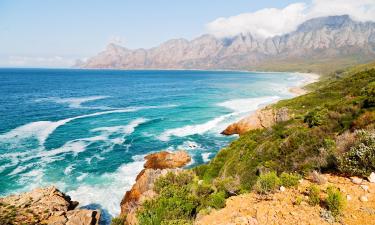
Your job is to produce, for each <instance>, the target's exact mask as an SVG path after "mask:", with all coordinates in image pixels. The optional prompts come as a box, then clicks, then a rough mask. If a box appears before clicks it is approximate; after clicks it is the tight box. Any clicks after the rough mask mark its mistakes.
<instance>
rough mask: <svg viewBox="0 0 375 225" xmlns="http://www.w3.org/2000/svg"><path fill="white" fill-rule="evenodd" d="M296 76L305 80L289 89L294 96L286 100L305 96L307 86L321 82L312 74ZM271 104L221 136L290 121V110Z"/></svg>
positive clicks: (229, 126) (318, 77) (253, 112)
mask: <svg viewBox="0 0 375 225" xmlns="http://www.w3.org/2000/svg"><path fill="white" fill-rule="evenodd" d="M294 74H295V75H296V76H303V79H302V80H301V81H299V82H298V83H297V84H296V85H295V86H291V87H289V88H288V90H287V91H288V92H289V93H290V94H291V95H292V96H291V97H290V98H285V99H292V98H296V97H298V96H301V95H304V94H306V93H308V91H307V90H306V89H305V87H306V85H308V84H311V83H315V82H317V81H319V79H320V76H319V75H318V74H312V73H294ZM279 101H280V100H278V101H275V102H271V103H269V104H264V105H262V106H260V107H258V108H257V109H256V110H255V111H252V112H250V113H248V114H247V115H246V116H244V117H242V118H240V119H238V120H237V121H235V122H233V123H231V124H229V125H228V126H227V127H226V128H225V129H224V130H223V131H222V132H221V134H223V135H226V136H229V135H233V134H238V135H241V134H244V133H246V132H247V131H250V130H253V129H260V128H266V127H271V126H273V125H274V124H275V123H277V122H280V121H287V120H289V114H288V109H285V108H282V109H273V108H272V107H270V106H272V105H274V104H275V103H277V102H279Z"/></svg>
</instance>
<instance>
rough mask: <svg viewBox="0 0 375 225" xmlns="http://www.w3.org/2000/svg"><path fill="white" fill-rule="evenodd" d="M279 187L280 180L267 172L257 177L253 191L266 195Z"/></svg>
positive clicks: (274, 174) (272, 173)
mask: <svg viewBox="0 0 375 225" xmlns="http://www.w3.org/2000/svg"><path fill="white" fill-rule="evenodd" d="M279 185H280V179H279V178H278V177H277V174H276V172H269V173H266V174H262V175H260V176H259V178H258V180H257V183H256V185H255V190H256V191H257V192H258V193H260V194H267V193H270V192H271V191H274V190H275V189H277V188H278V187H279Z"/></svg>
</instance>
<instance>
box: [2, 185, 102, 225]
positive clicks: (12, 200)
mask: <svg viewBox="0 0 375 225" xmlns="http://www.w3.org/2000/svg"><path fill="white" fill-rule="evenodd" d="M0 203H1V204H0V212H2V214H5V213H9V214H11V213H12V212H11V211H10V210H8V209H12V210H15V211H17V214H16V217H15V218H14V221H13V222H19V223H20V224H21V223H22V224H23V223H26V224H28V223H31V224H33V223H38V224H39V223H42V224H52V225H65V224H75V225H86V224H87V225H95V224H99V219H100V211H97V210H86V209H75V208H76V207H77V205H78V202H76V201H72V200H71V198H70V197H69V196H67V195H65V194H64V193H62V192H60V191H59V190H58V189H57V188H56V187H47V188H36V189H34V190H32V191H30V192H26V193H22V194H18V195H10V196H7V197H4V198H0ZM0 222H1V221H0Z"/></svg>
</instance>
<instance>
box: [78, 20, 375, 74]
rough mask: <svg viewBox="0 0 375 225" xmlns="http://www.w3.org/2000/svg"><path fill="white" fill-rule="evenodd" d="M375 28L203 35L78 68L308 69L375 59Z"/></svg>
mask: <svg viewBox="0 0 375 225" xmlns="http://www.w3.org/2000/svg"><path fill="white" fill-rule="evenodd" d="M374 37H375V23H374V22H357V21H353V20H352V19H351V18H350V17H349V16H347V15H342V16H329V17H321V18H314V19H311V20H308V21H306V22H304V23H302V24H301V25H300V26H299V27H298V28H297V29H296V30H295V31H293V32H290V33H287V34H284V35H282V36H274V37H269V38H266V39H260V38H256V37H254V35H252V34H251V33H244V34H239V35H237V36H234V37H230V38H217V37H214V36H212V35H208V34H205V35H202V36H201V37H198V38H196V39H194V40H191V41H188V40H185V39H174V40H169V41H167V42H165V43H163V44H161V45H159V46H157V47H154V48H150V49H134V50H132V49H127V48H124V47H122V46H119V45H115V44H110V45H108V47H107V49H105V50H104V51H102V52H100V53H99V54H98V55H96V56H94V57H92V58H90V59H88V60H87V61H85V62H82V61H78V62H77V65H76V66H77V67H80V68H117V69H263V68H267V67H269V66H272V64H273V63H280V62H281V63H282V64H286V63H288V62H289V63H291V64H293V63H296V59H298V60H300V61H301V62H306V63H311V61H312V60H316V61H319V62H320V63H321V60H322V59H323V58H324V59H327V60H332V61H335V62H337V60H338V59H339V58H343V59H344V58H350V57H354V56H355V57H356V58H361V59H362V60H364V61H366V60H367V61H369V60H371V59H373V57H374V56H375V38H374Z"/></svg>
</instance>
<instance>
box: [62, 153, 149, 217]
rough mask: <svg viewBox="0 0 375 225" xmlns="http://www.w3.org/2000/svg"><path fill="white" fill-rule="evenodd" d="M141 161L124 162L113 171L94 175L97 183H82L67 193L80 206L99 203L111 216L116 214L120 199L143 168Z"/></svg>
mask: <svg viewBox="0 0 375 225" xmlns="http://www.w3.org/2000/svg"><path fill="white" fill-rule="evenodd" d="M143 163H144V160H143V161H135V162H131V163H128V164H124V165H122V166H121V167H119V168H118V169H117V170H116V171H115V172H113V173H105V174H103V175H101V176H100V177H96V178H95V180H97V181H98V182H96V183H97V184H82V185H80V186H79V187H78V188H77V189H75V190H70V191H68V192H67V194H68V195H69V196H71V197H72V199H74V200H77V201H78V202H79V206H80V207H83V206H86V205H91V204H99V205H101V207H102V208H103V209H106V210H108V212H109V214H110V215H111V216H117V215H118V214H119V213H120V202H121V199H122V197H123V196H124V194H125V191H126V190H130V188H131V186H132V185H133V184H134V182H135V178H136V177H137V175H138V173H139V172H140V171H141V170H142V169H143ZM89 176H90V175H89Z"/></svg>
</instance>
